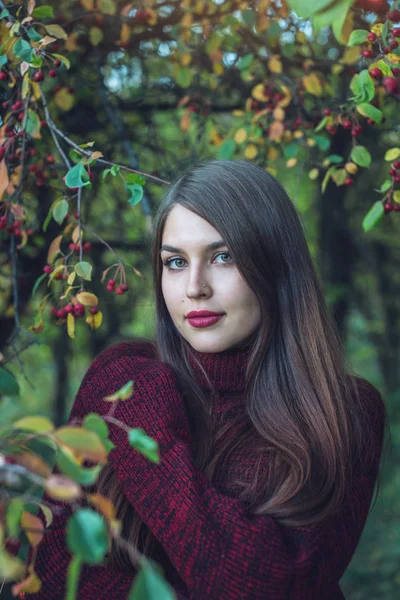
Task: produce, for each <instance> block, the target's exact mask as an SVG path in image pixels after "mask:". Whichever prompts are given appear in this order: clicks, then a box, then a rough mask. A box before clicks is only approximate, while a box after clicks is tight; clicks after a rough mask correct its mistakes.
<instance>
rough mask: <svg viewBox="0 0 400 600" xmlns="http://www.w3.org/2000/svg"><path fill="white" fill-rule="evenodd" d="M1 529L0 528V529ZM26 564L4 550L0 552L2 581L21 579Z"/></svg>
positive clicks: (0, 575)
mask: <svg viewBox="0 0 400 600" xmlns="http://www.w3.org/2000/svg"><path fill="white" fill-rule="evenodd" d="M0 531H1V530H0ZM25 569H26V565H25V563H24V562H22V560H21V559H20V558H18V557H16V556H12V555H11V554H8V552H6V551H5V550H3V549H2V550H1V552H0V577H1V578H2V579H3V580H4V581H15V580H16V579H22V578H23V577H24V575H25Z"/></svg>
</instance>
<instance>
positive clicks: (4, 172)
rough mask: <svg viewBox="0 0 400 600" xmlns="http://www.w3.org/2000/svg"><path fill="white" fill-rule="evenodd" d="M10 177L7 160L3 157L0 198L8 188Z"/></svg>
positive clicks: (0, 170) (0, 172)
mask: <svg viewBox="0 0 400 600" xmlns="http://www.w3.org/2000/svg"><path fill="white" fill-rule="evenodd" d="M8 184H9V178H8V171H7V165H6V162H5V160H4V159H3V160H2V161H1V163H0V200H1V198H2V197H3V194H4V192H5V191H6V189H7V188H8Z"/></svg>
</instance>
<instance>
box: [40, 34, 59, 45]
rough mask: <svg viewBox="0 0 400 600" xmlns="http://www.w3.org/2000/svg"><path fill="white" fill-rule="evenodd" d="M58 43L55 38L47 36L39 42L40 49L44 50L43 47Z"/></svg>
mask: <svg viewBox="0 0 400 600" xmlns="http://www.w3.org/2000/svg"><path fill="white" fill-rule="evenodd" d="M55 41H56V38H55V37H52V36H50V35H45V36H44V37H43V38H42V39H41V40H40V41H39V47H40V48H43V46H48V45H49V44H52V43H53V42H55Z"/></svg>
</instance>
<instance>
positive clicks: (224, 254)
mask: <svg viewBox="0 0 400 600" xmlns="http://www.w3.org/2000/svg"><path fill="white" fill-rule="evenodd" d="M221 256H222V257H228V260H226V259H225V258H223V259H222V264H225V263H228V262H231V261H232V258H231V255H230V254H229V252H219V254H216V256H214V258H213V260H215V259H216V258H219V257H221ZM179 262H181V263H185V262H186V261H185V259H184V258H169V259H168V260H166V261H165V263H164V266H165V267H167V268H168V269H169V270H170V271H177V270H179V269H181V268H182V267H183V266H184V265H183V264H178V263H179ZM172 264H174V265H175V266H172Z"/></svg>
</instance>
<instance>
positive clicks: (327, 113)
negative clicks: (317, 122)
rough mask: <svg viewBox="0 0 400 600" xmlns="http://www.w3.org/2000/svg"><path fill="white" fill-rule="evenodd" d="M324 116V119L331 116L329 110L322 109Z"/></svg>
mask: <svg viewBox="0 0 400 600" xmlns="http://www.w3.org/2000/svg"><path fill="white" fill-rule="evenodd" d="M322 112H323V113H324V115H325V117H329V115H330V114H331V111H330V110H329V108H324V110H323V111H322Z"/></svg>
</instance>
